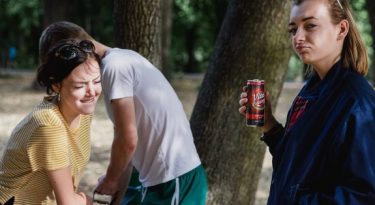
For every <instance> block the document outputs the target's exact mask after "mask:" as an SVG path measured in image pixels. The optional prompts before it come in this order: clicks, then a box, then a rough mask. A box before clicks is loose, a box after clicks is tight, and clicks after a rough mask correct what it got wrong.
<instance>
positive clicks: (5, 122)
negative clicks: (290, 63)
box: [0, 73, 301, 205]
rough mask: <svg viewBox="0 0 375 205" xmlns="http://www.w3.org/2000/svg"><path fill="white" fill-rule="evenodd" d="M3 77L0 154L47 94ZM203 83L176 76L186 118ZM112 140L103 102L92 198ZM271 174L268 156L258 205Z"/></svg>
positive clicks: (288, 89)
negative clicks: (19, 126) (23, 120)
mask: <svg viewBox="0 0 375 205" xmlns="http://www.w3.org/2000/svg"><path fill="white" fill-rule="evenodd" d="M1 75H3V74H2V73H0V150H2V148H3V147H4V146H5V143H6V140H7V139H8V137H9V136H10V134H11V131H12V129H13V128H14V127H15V125H16V124H17V123H18V121H20V120H21V119H22V118H23V117H24V116H25V115H26V114H27V113H28V112H29V111H30V110H31V109H32V107H33V106H35V105H36V104H38V103H39V102H40V101H41V99H42V98H43V96H44V92H41V91H40V92H36V91H32V90H30V85H31V82H32V80H33V77H34V75H33V74H32V73H23V74H22V75H12V76H8V77H7V78H4V76H3V77H1ZM201 80H202V75H189V76H177V77H176V78H175V79H174V80H173V81H172V85H173V87H174V88H175V89H176V91H177V94H178V96H179V97H180V99H181V101H182V103H183V105H184V108H185V111H186V113H187V115H188V116H189V117H190V114H191V111H192V109H193V106H194V103H195V100H196V96H197V91H198V88H199V85H200V82H201ZM300 86H301V85H300V84H286V85H284V89H283V92H282V95H281V97H280V99H279V102H278V108H277V109H276V117H277V119H280V120H281V122H282V120H283V119H285V114H286V110H287V109H288V106H289V105H290V103H291V102H290V101H291V99H292V98H293V97H294V96H295V95H296V91H297V89H298V88H299V87H300ZM112 137H113V130H112V123H111V122H110V121H109V120H108V118H107V115H106V113H105V108H104V104H103V100H102V99H100V101H99V103H98V105H97V109H96V111H95V117H94V119H93V125H92V149H91V151H92V153H91V158H90V162H89V164H88V166H87V168H86V169H85V172H84V173H83V176H82V180H81V185H80V187H81V189H82V190H83V191H84V192H85V193H87V194H89V195H91V194H92V191H93V189H94V187H95V185H96V182H97V178H98V177H99V176H100V175H101V174H103V173H105V171H106V166H107V165H108V160H109V155H110V146H111V142H112ZM271 173H272V166H271V157H270V156H269V154H266V157H265V160H264V164H263V169H262V175H261V179H260V182H259V185H258V191H257V201H256V203H255V205H264V204H266V200H267V196H268V189H269V183H270V176H271Z"/></svg>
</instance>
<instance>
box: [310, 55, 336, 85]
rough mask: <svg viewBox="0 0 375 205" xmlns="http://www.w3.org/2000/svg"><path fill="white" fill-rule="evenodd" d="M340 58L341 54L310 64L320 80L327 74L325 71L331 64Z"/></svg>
mask: <svg viewBox="0 0 375 205" xmlns="http://www.w3.org/2000/svg"><path fill="white" fill-rule="evenodd" d="M340 58H341V55H338V56H336V57H335V58H332V59H327V60H325V61H319V63H315V64H312V66H313V68H314V70H315V72H316V73H317V74H318V75H319V78H320V79H321V80H323V79H324V77H325V76H326V75H327V73H328V72H329V71H330V70H331V68H332V67H333V65H335V64H336V63H337V62H338V61H339V60H340Z"/></svg>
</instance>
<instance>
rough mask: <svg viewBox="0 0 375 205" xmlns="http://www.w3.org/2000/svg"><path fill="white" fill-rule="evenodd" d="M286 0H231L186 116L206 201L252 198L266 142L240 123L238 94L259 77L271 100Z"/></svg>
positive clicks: (284, 45)
mask: <svg viewBox="0 0 375 205" xmlns="http://www.w3.org/2000/svg"><path fill="white" fill-rule="evenodd" d="M289 11H290V2H289V1H279V0H253V1H248V0H232V1H230V2H229V5H228V10H227V13H226V17H225V19H224V22H223V25H222V27H221V30H220V33H219V36H218V38H217V41H216V44H215V49H214V53H213V56H212V59H211V61H210V63H209V67H208V71H207V73H206V75H205V78H204V80H203V83H202V86H201V90H200V92H199V95H198V100H197V102H196V105H195V107H194V110H193V113H192V117H191V120H190V123H191V127H192V130H193V135H194V139H195V142H196V145H197V149H198V152H199V154H200V157H201V159H202V162H203V165H204V167H205V168H206V171H207V175H208V182H209V195H208V196H209V197H208V199H209V200H208V204H218V205H225V204H230V205H232V204H236V205H242V204H246V205H247V204H253V203H254V200H255V192H256V189H257V184H258V179H259V175H260V171H261V168H262V161H263V157H264V153H265V146H264V144H263V143H262V142H261V141H260V140H259V137H260V132H259V129H256V128H250V127H246V126H245V119H244V117H242V116H240V114H239V113H238V111H237V110H238V108H239V105H238V100H239V94H240V92H241V88H242V86H244V85H245V83H246V80H247V79H254V78H259V79H264V80H265V82H266V90H267V91H269V92H270V95H271V99H273V102H274V103H273V105H276V102H277V98H278V96H279V94H280V91H281V88H282V83H283V78H284V76H285V73H286V70H287V67H288V61H289V58H290V54H291V49H290V45H289V44H290V41H289V40H288V35H287V25H288V18H289Z"/></svg>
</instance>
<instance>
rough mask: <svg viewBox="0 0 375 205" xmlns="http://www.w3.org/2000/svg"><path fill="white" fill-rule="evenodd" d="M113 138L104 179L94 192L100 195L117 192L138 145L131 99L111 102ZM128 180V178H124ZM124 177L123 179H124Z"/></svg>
mask: <svg viewBox="0 0 375 205" xmlns="http://www.w3.org/2000/svg"><path fill="white" fill-rule="evenodd" d="M111 106H112V111H113V116H114V124H115V130H114V133H115V136H114V139H113V142H112V150H111V158H110V162H109V165H108V168H107V173H106V177H105V179H104V180H103V181H102V182H101V183H100V182H99V185H98V187H97V188H96V190H97V191H98V192H99V193H101V194H107V195H114V194H115V193H116V192H117V191H120V190H119V188H120V187H119V186H121V183H119V182H120V181H121V180H126V181H129V179H124V178H123V179H121V176H122V175H123V173H124V172H126V169H127V168H128V166H132V165H131V163H130V161H131V159H132V157H133V154H134V152H135V149H136V147H137V143H138V135H137V125H136V119H135V108H134V101H133V98H132V97H126V98H120V99H115V100H112V102H111ZM126 177H127V178H129V177H130V176H126ZM126 177H125V178H126Z"/></svg>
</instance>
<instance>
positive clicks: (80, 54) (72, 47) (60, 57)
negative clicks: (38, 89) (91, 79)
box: [37, 39, 100, 95]
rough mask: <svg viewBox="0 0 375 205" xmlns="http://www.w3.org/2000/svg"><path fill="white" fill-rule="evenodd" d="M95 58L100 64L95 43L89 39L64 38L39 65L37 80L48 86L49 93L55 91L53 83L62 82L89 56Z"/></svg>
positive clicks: (40, 83) (43, 85)
mask: <svg viewBox="0 0 375 205" xmlns="http://www.w3.org/2000/svg"><path fill="white" fill-rule="evenodd" d="M89 57H91V58H94V59H95V60H96V61H97V62H98V64H99V65H100V58H99V56H98V55H97V54H96V53H95V47H94V44H93V43H92V42H91V41H89V40H83V41H77V40H74V39H69V40H64V41H61V42H59V43H57V45H56V46H54V47H52V48H51V49H50V50H49V51H48V53H47V58H46V61H45V62H44V63H43V64H41V65H40V66H39V67H38V72H37V82H38V83H39V85H41V86H42V87H45V88H46V92H47V94H48V95H51V94H53V93H54V92H55V91H54V90H53V88H52V85H53V84H60V83H61V82H62V81H63V80H64V79H65V78H66V77H67V76H69V74H70V73H71V72H72V71H73V70H74V69H75V68H76V67H77V66H78V65H80V64H82V63H84V62H85V61H86V60H87V58H89Z"/></svg>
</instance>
